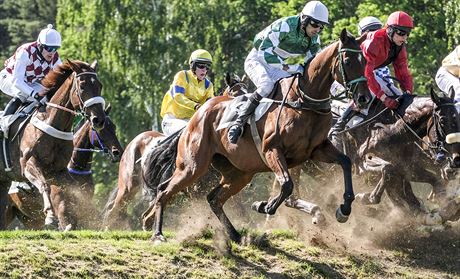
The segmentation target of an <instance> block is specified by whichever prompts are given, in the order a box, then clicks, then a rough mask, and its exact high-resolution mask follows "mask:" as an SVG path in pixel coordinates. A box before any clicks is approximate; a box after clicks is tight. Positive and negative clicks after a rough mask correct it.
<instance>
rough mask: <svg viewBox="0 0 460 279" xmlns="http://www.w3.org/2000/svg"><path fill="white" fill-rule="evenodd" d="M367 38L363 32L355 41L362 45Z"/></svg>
mask: <svg viewBox="0 0 460 279" xmlns="http://www.w3.org/2000/svg"><path fill="white" fill-rule="evenodd" d="M366 38H367V32H364V34H362V35H361V36H360V37H359V38H357V39H356V41H357V42H358V44H360V45H361V44H362V43H363V42H364V41H365V40H366Z"/></svg>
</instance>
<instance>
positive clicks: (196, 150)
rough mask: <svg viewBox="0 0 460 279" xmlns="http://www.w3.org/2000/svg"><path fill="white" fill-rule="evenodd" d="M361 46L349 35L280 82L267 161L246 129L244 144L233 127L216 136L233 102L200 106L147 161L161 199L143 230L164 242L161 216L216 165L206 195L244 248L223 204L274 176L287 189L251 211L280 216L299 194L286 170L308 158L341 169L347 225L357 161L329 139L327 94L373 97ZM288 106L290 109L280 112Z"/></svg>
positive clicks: (268, 121)
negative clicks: (265, 175)
mask: <svg viewBox="0 0 460 279" xmlns="http://www.w3.org/2000/svg"><path fill="white" fill-rule="evenodd" d="M359 43H360V42H359V41H357V40H355V38H354V37H353V36H351V35H350V34H348V33H347V31H346V30H343V31H342V33H341V35H340V40H339V41H338V42H335V43H333V44H332V45H330V46H328V47H327V48H325V49H324V50H323V51H321V52H320V53H319V54H318V55H317V56H316V57H315V58H314V59H313V60H312V61H311V63H310V64H309V65H308V66H307V67H306V69H305V72H304V74H303V76H301V77H298V76H294V77H291V78H286V79H283V80H281V81H280V83H279V85H278V86H277V88H276V92H275V95H274V99H275V100H276V101H277V103H275V104H272V106H271V107H270V109H269V111H268V113H267V114H265V115H264V116H263V117H262V118H261V120H260V121H258V123H257V130H258V133H259V135H261V139H262V146H261V152H262V153H263V157H261V156H260V155H259V151H258V150H257V146H255V145H254V142H253V139H252V138H251V136H250V132H249V131H248V129H246V130H245V133H244V134H243V136H242V138H241V139H240V140H239V142H238V145H233V144H230V143H229V142H228V141H227V137H226V134H227V129H223V130H220V131H216V128H217V126H218V124H219V123H220V120H221V119H222V116H223V113H224V111H225V109H226V108H228V107H229V106H230V105H231V104H232V100H231V99H229V98H228V97H216V98H214V99H212V100H210V101H209V102H207V103H206V104H205V105H204V106H202V107H201V108H200V110H198V112H197V113H195V115H194V116H193V117H192V119H191V120H190V122H189V125H187V127H186V128H185V129H184V130H183V132H182V133H181V135H180V136H179V137H176V138H174V139H173V140H172V141H170V142H167V143H164V144H163V145H162V146H161V147H162V148H160V147H159V148H156V149H154V150H153V152H150V153H149V154H148V155H147V156H146V157H145V159H144V161H143V162H144V163H143V172H144V178H145V182H146V184H147V187H148V188H149V189H151V190H153V191H155V192H157V196H156V199H155V201H154V202H153V203H152V204H151V206H150V207H149V209H148V210H147V211H146V212H145V213H144V215H143V225H144V228H146V229H150V228H152V225H153V224H154V223H155V230H154V238H155V239H157V240H164V237H163V234H162V222H163V219H162V218H163V209H164V207H165V205H166V203H167V202H168V201H169V200H170V199H171V197H172V196H173V195H175V194H176V193H177V192H178V191H181V190H183V189H185V188H186V187H187V186H190V185H191V184H192V183H193V182H194V181H196V180H197V179H198V178H199V177H201V176H202V175H204V174H205V173H206V171H207V170H208V166H209V165H210V164H211V163H212V164H213V166H214V167H215V168H217V169H218V170H219V171H220V172H221V174H222V179H221V182H220V185H218V186H217V187H215V188H214V189H213V190H212V191H211V193H210V194H209V195H208V202H209V204H210V206H211V209H212V211H213V212H214V213H215V215H216V216H217V217H218V219H219V220H220V221H221V223H222V224H223V226H224V227H225V229H226V232H227V234H228V235H229V237H230V238H231V239H232V240H234V241H237V242H239V241H240V240H241V236H240V234H239V233H238V232H237V231H236V229H235V228H234V226H233V225H232V224H231V222H230V220H229V219H228V217H227V216H226V214H225V212H224V211H223V208H222V207H223V205H224V203H225V202H226V201H227V200H228V199H229V198H230V197H231V196H233V195H235V194H237V193H238V192H239V191H240V190H241V189H242V188H243V187H244V186H246V185H247V183H248V182H249V181H251V179H252V177H253V175H254V174H255V173H258V172H266V171H273V172H274V173H275V175H276V177H277V179H278V181H279V182H280V184H281V185H282V186H281V193H280V194H279V195H278V196H276V197H275V198H272V199H270V200H269V201H262V202H256V203H254V204H253V208H254V209H255V210H256V211H258V212H260V213H265V214H274V213H275V212H276V210H277V208H278V207H279V206H280V204H281V203H282V202H284V200H285V199H286V198H287V197H289V196H290V195H291V193H292V190H293V186H294V185H293V183H292V179H291V177H290V175H289V171H288V168H289V167H293V166H296V165H299V164H301V163H303V162H305V161H306V160H307V159H312V160H320V161H324V162H329V163H337V164H340V165H341V166H342V169H343V173H344V182H345V193H344V203H343V204H342V205H340V207H339V208H338V209H337V211H336V217H337V220H338V221H340V222H345V221H347V219H348V216H349V215H350V213H351V204H352V202H353V200H354V193H353V187H352V181H351V162H350V159H349V158H348V157H347V156H345V155H344V154H342V153H340V152H339V151H338V150H337V149H336V148H335V147H334V146H332V144H331V143H330V142H329V140H328V139H327V133H328V130H329V128H330V125H331V118H332V116H331V113H330V98H329V90H330V86H331V84H332V83H333V81H334V79H335V80H338V81H339V82H341V83H342V84H344V85H345V86H346V88H350V87H353V88H354V90H353V91H354V92H353V98H354V100H355V101H356V102H357V103H361V102H363V101H366V99H367V98H368V97H369V90H368V88H367V83H366V82H365V79H364V78H363V73H364V67H365V59H364V58H363V56H362V54H361V53H360V52H361V49H360V46H359ZM361 81H363V82H361ZM282 100H284V103H286V104H289V105H287V106H284V107H283V106H280V105H279V104H280V103H283V101H282ZM280 110H283V113H280ZM171 173H172V176H171ZM160 183H161V184H160Z"/></svg>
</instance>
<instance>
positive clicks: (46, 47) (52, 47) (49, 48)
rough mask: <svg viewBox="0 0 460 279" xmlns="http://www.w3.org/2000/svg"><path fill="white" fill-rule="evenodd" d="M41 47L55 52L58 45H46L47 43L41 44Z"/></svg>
mask: <svg viewBox="0 0 460 279" xmlns="http://www.w3.org/2000/svg"><path fill="white" fill-rule="evenodd" d="M43 48H44V49H45V50H46V51H47V52H55V51H57V50H58V49H59V47H58V46H47V45H43Z"/></svg>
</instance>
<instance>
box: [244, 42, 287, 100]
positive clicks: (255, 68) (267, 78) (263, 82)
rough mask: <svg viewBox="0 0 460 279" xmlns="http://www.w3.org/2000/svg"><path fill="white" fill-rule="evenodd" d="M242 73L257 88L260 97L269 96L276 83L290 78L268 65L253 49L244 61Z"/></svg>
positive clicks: (283, 72) (285, 73)
mask: <svg viewBox="0 0 460 279" xmlns="http://www.w3.org/2000/svg"><path fill="white" fill-rule="evenodd" d="M244 71H245V72H246V74H247V75H248V76H249V78H250V79H251V81H252V82H253V83H254V84H255V86H256V87H257V93H259V95H261V96H262V97H267V96H268V95H270V93H271V92H272V90H273V86H274V85H275V83H276V81H278V80H279V79H282V78H285V77H289V76H291V74H290V73H288V72H286V71H284V70H281V69H278V68H275V67H272V66H270V65H268V64H267V63H266V62H265V61H263V58H261V57H259V56H258V55H257V51H256V49H254V48H253V49H252V50H251V52H250V53H249V55H248V56H247V57H246V60H245V61H244Z"/></svg>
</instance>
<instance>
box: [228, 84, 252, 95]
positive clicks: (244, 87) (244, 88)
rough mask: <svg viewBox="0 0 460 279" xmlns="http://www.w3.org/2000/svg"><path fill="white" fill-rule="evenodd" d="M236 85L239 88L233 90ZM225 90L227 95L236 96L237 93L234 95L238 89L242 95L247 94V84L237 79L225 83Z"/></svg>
mask: <svg viewBox="0 0 460 279" xmlns="http://www.w3.org/2000/svg"><path fill="white" fill-rule="evenodd" d="M237 86H239V89H238V90H235V88H236V87H237ZM225 91H227V95H228V96H231V97H237V96H239V95H235V94H236V93H238V92H239V91H242V92H243V95H244V94H248V86H247V85H246V83H244V82H241V81H238V82H235V83H233V84H232V85H227V88H225Z"/></svg>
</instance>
